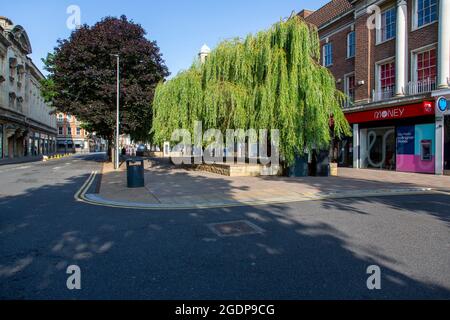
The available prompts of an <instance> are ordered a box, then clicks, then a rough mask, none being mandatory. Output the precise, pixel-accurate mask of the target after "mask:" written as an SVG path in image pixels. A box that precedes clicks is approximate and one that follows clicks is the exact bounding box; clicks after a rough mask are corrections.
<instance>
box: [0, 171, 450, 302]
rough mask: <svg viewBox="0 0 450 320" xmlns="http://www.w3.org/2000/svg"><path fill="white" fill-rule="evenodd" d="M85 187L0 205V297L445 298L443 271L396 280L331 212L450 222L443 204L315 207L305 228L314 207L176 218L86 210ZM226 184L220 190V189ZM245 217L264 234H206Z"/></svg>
mask: <svg viewBox="0 0 450 320" xmlns="http://www.w3.org/2000/svg"><path fill="white" fill-rule="evenodd" d="M87 178H88V175H81V176H75V177H73V178H72V179H69V180H66V181H65V182H64V183H62V184H58V185H42V186H40V187H37V188H31V189H26V190H24V191H23V192H22V193H21V194H19V195H17V196H8V197H1V198H0V208H1V217H2V218H1V224H0V261H1V263H0V297H1V298H2V299H156V300H160V299H189V300H195V299H232V300H234V299H257V300H258V299H275V300H277V299H292V300H297V299H418V298H423V299H449V298H450V289H449V286H450V285H449V273H450V270H449V269H448V264H447V267H444V269H445V270H444V271H447V274H446V275H444V274H443V275H440V276H438V278H440V279H443V280H441V281H440V282H439V281H437V280H436V277H431V275H430V277H429V275H427V274H422V275H420V277H419V276H417V275H416V274H410V273H408V272H404V271H399V270H405V268H403V267H404V266H402V265H401V262H399V259H397V258H396V257H395V256H392V255H390V254H387V253H385V252H381V251H377V250H378V249H377V248H378V246H376V243H375V244H374V246H373V247H370V246H368V245H367V246H365V247H363V248H360V249H358V250H357V249H355V246H356V245H355V239H354V236H353V235H352V234H351V232H346V231H343V230H342V229H341V228H339V227H338V226H337V225H336V224H335V222H336V221H335V219H336V216H337V215H342V216H341V217H339V218H340V219H347V218H349V217H351V216H352V215H354V213H357V214H358V215H359V217H360V218H361V219H364V218H365V217H366V216H370V214H369V213H367V212H366V211H365V210H364V209H362V208H360V206H359V203H360V202H361V201H370V203H371V204H373V205H374V206H375V205H383V206H391V207H393V208H396V209H398V210H404V211H405V212H411V213H414V212H418V213H419V212H420V214H424V215H429V216H431V217H434V218H436V219H441V220H444V221H448V220H447V219H448V203H446V201H444V200H442V198H439V197H436V199H434V200H433V204H430V206H429V207H428V209H419V208H416V207H415V206H414V205H413V204H405V205H399V204H398V202H394V201H390V200H389V199H388V198H373V199H370V200H368V199H366V200H355V199H350V200H346V201H323V202H320V203H319V207H320V209H321V212H324V213H326V214H327V216H326V217H324V218H323V219H324V220H308V219H306V216H305V215H304V213H307V214H312V212H313V210H315V209H313V207H314V204H312V203H311V202H309V203H302V204H289V205H270V206H263V207H248V206H247V207H240V208H222V209H209V210H184V211H145V210H129V209H118V208H107V207H100V206H91V205H88V204H84V203H79V202H76V201H75V200H74V197H73V195H74V194H75V192H76V191H77V190H78V189H79V188H80V187H81V186H82V184H83V183H84V182H85V181H86V179H87ZM203 179H205V180H204V181H202V183H203V182H205V183H208V181H207V178H203ZM216 182H217V179H214V183H216ZM210 183H213V182H210ZM228 183H229V182H228V181H226V180H223V181H221V184H222V185H223V186H224V189H223V192H227V189H226V186H227V184H228ZM211 188H215V186H214V184H212V185H211ZM415 200H416V201H420V197H417V198H416V199H415ZM444 210H447V211H445V212H444ZM309 211H310V212H309ZM337 211H339V212H337ZM242 220H247V221H250V222H252V223H253V224H255V225H257V226H258V227H260V228H262V229H263V230H264V232H263V233H261V234H255V235H248V236H241V237H219V236H217V235H216V234H214V233H213V232H212V231H211V229H210V228H209V225H210V224H212V223H219V222H230V221H242ZM368 223H370V221H368ZM368 229H370V226H369V227H368ZM351 230H353V231H355V232H356V231H358V230H357V229H351ZM387 236H389V234H387ZM405 245H406V244H405ZM442 251H443V252H442V253H441V254H442V256H443V257H442V258H443V259H447V260H448V252H444V251H445V248H442ZM417 259H418V260H417V262H418V263H421V264H427V263H428V262H427V261H423V259H424V258H422V257H417ZM73 264H75V265H79V266H80V268H81V270H82V288H83V289H82V290H81V291H69V290H68V289H67V287H66V280H67V277H68V275H67V274H66V268H67V266H69V265H73ZM370 265H378V266H380V268H381V270H382V290H380V291H370V290H368V289H367V286H366V281H367V278H368V277H369V275H368V274H366V270H367V268H368V267H369V266H370ZM431 267H432V266H430V268H431ZM406 269H407V270H408V269H409V268H408V266H407V268H406ZM439 270H442V269H439ZM434 276H435V275H434ZM423 279H430V280H426V281H425V280H423ZM442 282H444V283H442Z"/></svg>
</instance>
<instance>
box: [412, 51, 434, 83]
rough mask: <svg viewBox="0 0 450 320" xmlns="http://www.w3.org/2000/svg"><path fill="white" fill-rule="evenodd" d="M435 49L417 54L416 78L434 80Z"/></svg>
mask: <svg viewBox="0 0 450 320" xmlns="http://www.w3.org/2000/svg"><path fill="white" fill-rule="evenodd" d="M436 74H437V73H436V49H431V50H428V51H424V52H420V53H418V54H417V80H418V81H425V80H431V81H435V80H436Z"/></svg>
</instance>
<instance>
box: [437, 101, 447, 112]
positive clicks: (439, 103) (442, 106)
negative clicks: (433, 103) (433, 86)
mask: <svg viewBox="0 0 450 320" xmlns="http://www.w3.org/2000/svg"><path fill="white" fill-rule="evenodd" d="M437 107H438V109H439V111H441V112H445V111H447V108H448V101H447V99H446V98H444V97H440V98H439V99H438V100H437Z"/></svg>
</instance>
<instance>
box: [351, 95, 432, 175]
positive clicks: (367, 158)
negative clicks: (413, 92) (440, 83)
mask: <svg viewBox="0 0 450 320" xmlns="http://www.w3.org/2000/svg"><path fill="white" fill-rule="evenodd" d="M346 118H347V120H348V121H349V123H350V124H351V125H352V126H353V135H354V136H353V139H352V140H353V141H352V142H353V145H354V146H356V148H354V152H353V165H354V166H356V167H357V168H361V169H365V168H367V169H382V170H395V171H402V172H420V173H435V108H434V102H429V101H424V102H421V103H415V104H409V105H401V106H395V107H389V108H380V109H373V110H366V111H360V112H352V113H347V114H346Z"/></svg>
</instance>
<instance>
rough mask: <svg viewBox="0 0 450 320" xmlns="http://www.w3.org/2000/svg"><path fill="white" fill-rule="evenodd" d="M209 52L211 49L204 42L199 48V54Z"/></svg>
mask: <svg viewBox="0 0 450 320" xmlns="http://www.w3.org/2000/svg"><path fill="white" fill-rule="evenodd" d="M210 53H211V49H210V48H209V47H208V46H207V45H206V44H204V45H203V47H202V48H201V49H200V54H210Z"/></svg>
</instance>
